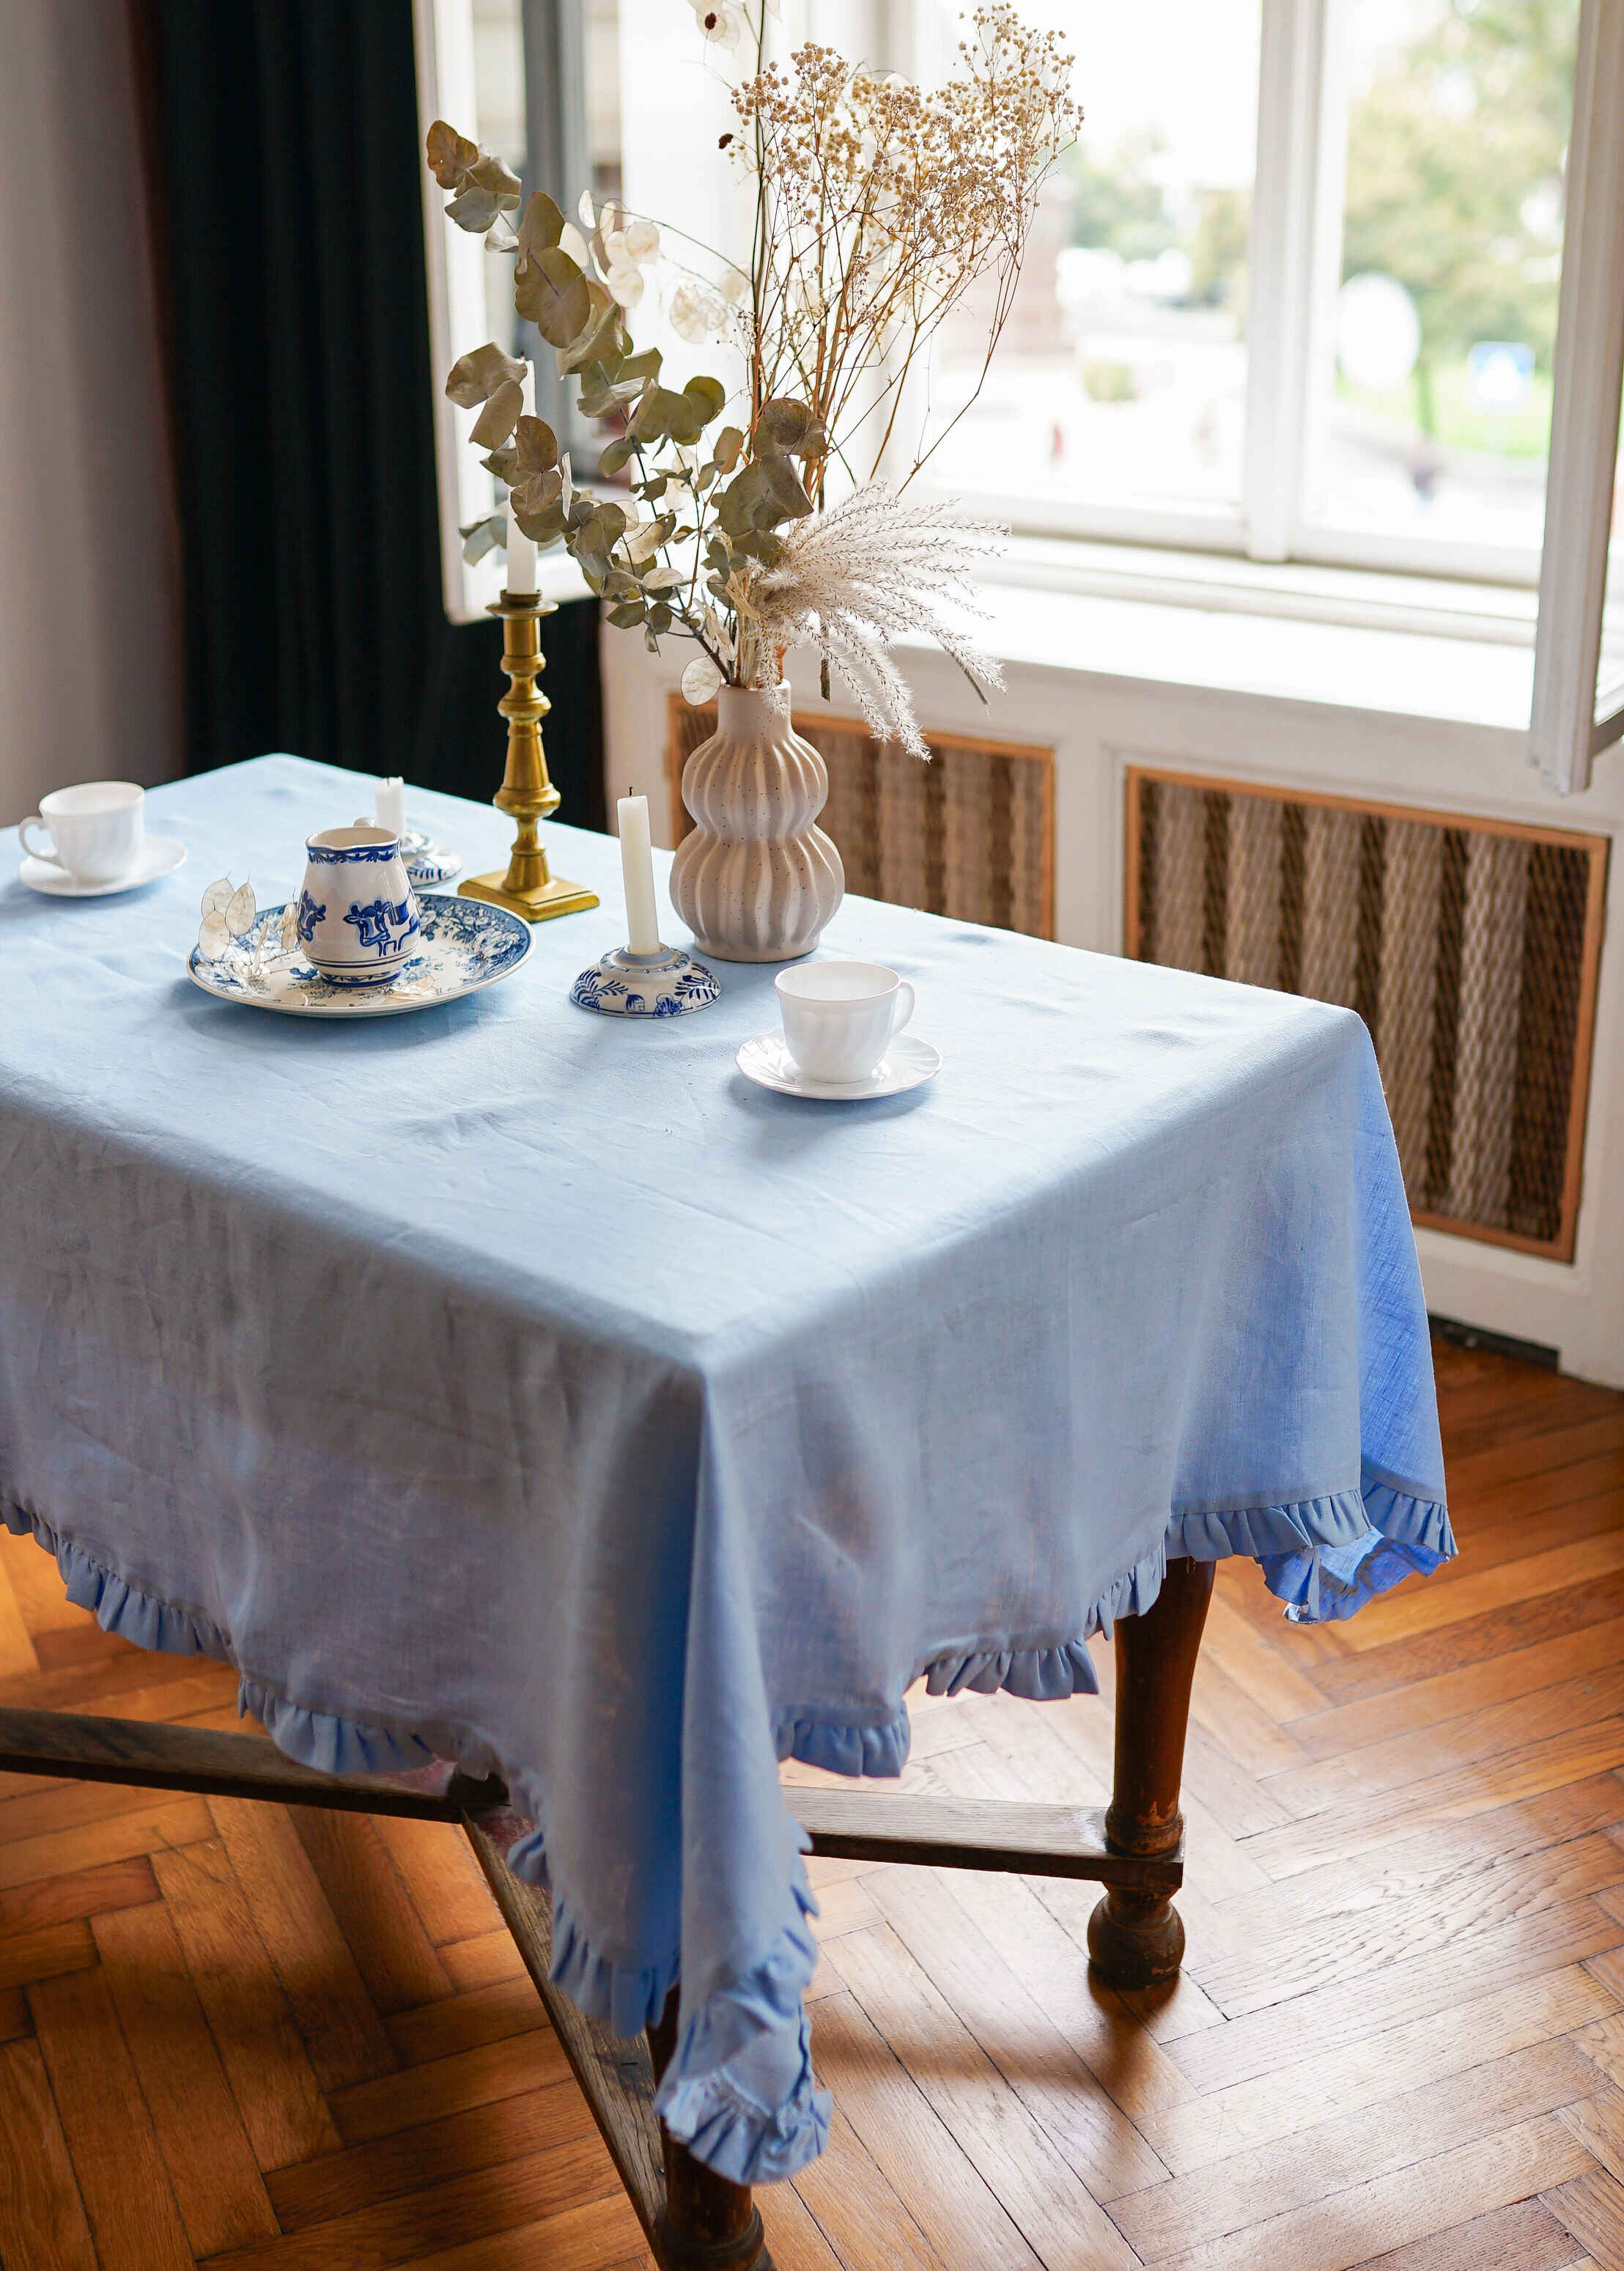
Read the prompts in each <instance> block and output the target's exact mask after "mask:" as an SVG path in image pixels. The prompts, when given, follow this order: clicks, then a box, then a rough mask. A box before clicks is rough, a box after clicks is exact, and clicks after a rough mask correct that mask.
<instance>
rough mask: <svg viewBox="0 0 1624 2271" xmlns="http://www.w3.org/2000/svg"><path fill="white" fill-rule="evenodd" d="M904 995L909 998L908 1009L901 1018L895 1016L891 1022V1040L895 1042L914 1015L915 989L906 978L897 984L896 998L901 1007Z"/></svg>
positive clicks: (899, 980)
mask: <svg viewBox="0 0 1624 2271" xmlns="http://www.w3.org/2000/svg"><path fill="white" fill-rule="evenodd" d="M903 994H907V996H908V1007H907V1009H904V1010H903V1011H902V1014H901V1016H900V1017H898V1016H894V1017H893V1018H892V1020H891V1038H892V1039H893V1040H895V1039H896V1037H897V1035H898V1034H899V1033H900V1032H901V1030H902V1028H903V1026H904V1025H905V1024H907V1023H908V1019H909V1018H910V1017H911V1016H913V1014H914V989H913V987H911V986H910V985H909V984H908V980H907V979H906V978H899V979H897V982H896V998H897V1001H898V1004H899V1006H900V1005H901V1000H902V996H903Z"/></svg>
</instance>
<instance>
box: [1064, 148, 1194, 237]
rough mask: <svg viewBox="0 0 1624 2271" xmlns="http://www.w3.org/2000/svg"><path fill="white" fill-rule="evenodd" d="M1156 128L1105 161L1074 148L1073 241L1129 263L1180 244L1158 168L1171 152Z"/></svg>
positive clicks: (1069, 163)
mask: <svg viewBox="0 0 1624 2271" xmlns="http://www.w3.org/2000/svg"><path fill="white" fill-rule="evenodd" d="M1167 146H1168V145H1167V138H1166V137H1165V136H1164V135H1162V134H1161V133H1159V132H1157V131H1156V130H1154V129H1153V128H1146V129H1145V130H1141V131H1140V132H1138V133H1135V134H1131V135H1128V136H1126V137H1125V138H1123V140H1122V141H1121V142H1120V143H1118V144H1117V145H1116V149H1115V150H1114V151H1113V152H1112V153H1111V154H1110V156H1109V158H1107V159H1105V160H1103V161H1101V160H1096V159H1094V158H1093V157H1091V156H1090V155H1089V153H1088V151H1087V149H1086V145H1084V144H1083V143H1081V142H1076V143H1073V145H1072V148H1071V149H1070V150H1069V151H1068V152H1067V153H1066V156H1065V159H1064V161H1063V162H1064V165H1065V167H1066V169H1067V171H1068V172H1069V173H1070V174H1071V176H1072V183H1073V190H1074V194H1073V196H1072V242H1073V243H1074V244H1086V245H1093V246H1096V247H1100V248H1102V249H1106V250H1108V251H1111V252H1116V253H1120V255H1121V256H1122V257H1123V259H1124V260H1153V259H1154V258H1155V257H1156V255H1157V254H1158V253H1159V252H1166V251H1167V250H1168V247H1169V246H1170V245H1175V244H1176V243H1177V242H1178V230H1177V228H1176V227H1175V224H1174V221H1173V218H1172V216H1171V214H1170V213H1169V212H1168V206H1167V199H1166V197H1165V196H1164V195H1163V192H1162V188H1161V182H1158V181H1157V180H1156V179H1155V176H1154V173H1153V167H1154V164H1155V161H1156V160H1157V159H1158V158H1159V157H1160V156H1161V153H1163V151H1164V150H1165V149H1166V148H1167Z"/></svg>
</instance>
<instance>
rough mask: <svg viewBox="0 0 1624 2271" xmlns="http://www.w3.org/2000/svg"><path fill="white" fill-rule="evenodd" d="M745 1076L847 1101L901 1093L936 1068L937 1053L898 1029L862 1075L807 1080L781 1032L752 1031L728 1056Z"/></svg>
mask: <svg viewBox="0 0 1624 2271" xmlns="http://www.w3.org/2000/svg"><path fill="white" fill-rule="evenodd" d="M734 1061H735V1063H736V1064H737V1065H738V1068H739V1070H740V1072H742V1073H743V1074H744V1076H745V1078H746V1079H747V1080H753V1081H756V1082H758V1083H760V1086H761V1087H762V1088H775V1089H776V1090H777V1091H778V1093H779V1094H780V1095H781V1096H812V1097H816V1098H819V1100H820V1101H821V1102H823V1103H826V1104H850V1103H853V1102H855V1101H856V1100H857V1099H858V1098H863V1097H868V1096H901V1094H902V1092H903V1091H904V1090H905V1089H909V1088H917V1087H918V1086H919V1084H920V1083H921V1082H922V1081H927V1080H930V1079H931V1078H932V1077H933V1076H935V1075H936V1074H937V1073H938V1072H940V1070H941V1068H942V1053H941V1051H940V1050H939V1049H933V1048H932V1047H931V1044H930V1042H929V1041H919V1040H916V1039H915V1038H914V1036H913V1035H912V1033H899V1034H898V1035H897V1037H896V1039H894V1041H893V1042H892V1044H891V1046H890V1048H889V1049H888V1050H887V1051H886V1054H885V1055H884V1056H883V1057H881V1059H880V1061H879V1065H878V1066H877V1068H875V1070H874V1071H872V1072H871V1073H870V1075H869V1076H868V1078H867V1079H866V1080H808V1079H807V1077H806V1076H805V1073H803V1072H802V1070H801V1068H800V1067H799V1066H798V1065H797V1063H796V1061H795V1059H794V1058H793V1057H792V1056H791V1055H790V1052H789V1050H788V1049H787V1048H786V1047H785V1046H784V1039H783V1035H782V1033H758V1034H757V1035H756V1036H755V1038H754V1039H753V1040H748V1041H746V1042H745V1046H744V1047H743V1048H742V1049H740V1051H739V1053H738V1056H737V1057H736V1058H735V1060H734Z"/></svg>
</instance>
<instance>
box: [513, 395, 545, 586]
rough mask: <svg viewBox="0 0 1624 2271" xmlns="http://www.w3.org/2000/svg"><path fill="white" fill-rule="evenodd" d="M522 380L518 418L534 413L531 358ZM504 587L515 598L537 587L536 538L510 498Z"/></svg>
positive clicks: (534, 400) (531, 416) (527, 416)
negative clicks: (518, 517) (522, 523)
mask: <svg viewBox="0 0 1624 2271" xmlns="http://www.w3.org/2000/svg"><path fill="white" fill-rule="evenodd" d="M522 383H523V388H524V400H523V404H522V406H521V407H520V411H519V415H520V417H521V418H533V417H534V416H535V415H536V366H535V364H534V363H533V362H530V361H526V363H525V366H524V377H523V382H522ZM506 588H507V589H508V591H509V592H512V593H513V594H514V596H515V599H521V598H523V597H524V596H525V595H526V594H527V593H529V592H534V591H535V590H536V589H537V588H538V585H537V577H536V546H535V541H534V540H533V539H532V538H530V537H528V536H526V534H525V533H524V531H523V529H522V528H521V527H520V526H519V524H518V522H517V521H516V520H515V518H514V513H513V506H512V503H511V502H510V503H509V504H508V573H507V577H506Z"/></svg>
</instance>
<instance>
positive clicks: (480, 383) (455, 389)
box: [446, 339, 524, 410]
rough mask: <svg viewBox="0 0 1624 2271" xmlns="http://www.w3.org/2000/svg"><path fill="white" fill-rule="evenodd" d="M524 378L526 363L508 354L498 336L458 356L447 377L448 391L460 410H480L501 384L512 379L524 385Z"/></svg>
mask: <svg viewBox="0 0 1624 2271" xmlns="http://www.w3.org/2000/svg"><path fill="white" fill-rule="evenodd" d="M523 379H524V365H523V363H522V362H520V361H518V360H517V359H516V358H515V356H513V355H510V354H505V353H504V352H503V350H502V349H501V347H499V346H497V344H496V342H495V340H494V339H487V340H486V344H485V345H484V346H482V347H472V348H471V349H470V350H469V352H468V354H465V355H459V356H458V358H457V360H456V361H455V362H454V363H453V364H452V366H451V375H450V376H449V378H448V379H447V381H446V392H447V394H448V395H449V397H450V398H451V400H452V401H453V402H455V403H456V406H457V408H458V409H459V410H477V409H478V406H479V405H480V404H481V403H482V402H488V401H489V400H490V398H491V397H492V395H493V394H494V393H495V391H496V390H497V388H498V387H499V386H506V385H507V384H508V383H509V382H512V383H514V384H515V385H522V384H523Z"/></svg>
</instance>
